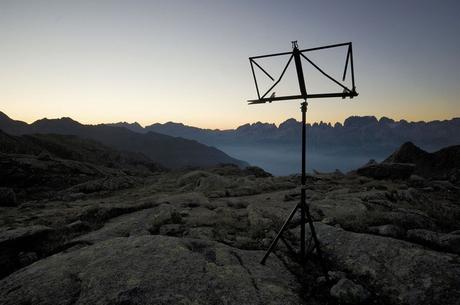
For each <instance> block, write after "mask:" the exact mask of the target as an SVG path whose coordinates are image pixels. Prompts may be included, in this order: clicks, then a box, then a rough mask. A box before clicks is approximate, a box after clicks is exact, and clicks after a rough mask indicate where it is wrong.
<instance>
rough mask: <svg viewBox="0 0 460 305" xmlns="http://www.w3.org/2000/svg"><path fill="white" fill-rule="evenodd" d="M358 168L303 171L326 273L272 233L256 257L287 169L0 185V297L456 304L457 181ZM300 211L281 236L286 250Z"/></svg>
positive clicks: (277, 211)
mask: <svg viewBox="0 0 460 305" xmlns="http://www.w3.org/2000/svg"><path fill="white" fill-rule="evenodd" d="M34 162H37V161H36V160H34ZM369 166H370V167H371V169H369V168H368V169H366V170H361V171H358V172H354V173H349V174H342V173H340V172H336V173H331V174H321V173H315V174H314V175H311V176H309V177H308V184H307V185H308V189H307V199H308V202H309V203H310V208H311V212H312V215H313V218H314V221H315V227H316V230H317V234H318V237H319V240H320V242H321V246H322V250H323V254H324V259H325V265H326V268H327V270H328V271H329V272H328V276H327V277H326V276H324V272H323V270H322V269H321V268H320V264H319V261H318V259H317V257H316V256H315V255H314V254H312V259H311V260H310V261H309V263H308V264H307V265H306V266H305V268H302V267H300V266H299V265H298V264H297V263H296V262H295V259H294V257H293V256H292V255H291V254H290V252H289V251H288V249H287V248H286V247H285V246H284V245H283V243H279V244H278V247H277V250H276V251H275V253H273V254H272V255H271V256H270V257H269V259H268V260H267V263H266V265H261V264H260V263H259V262H260V259H261V258H262V256H263V255H264V253H265V249H266V248H267V246H268V245H269V243H270V241H271V240H272V238H273V237H274V235H275V233H276V231H277V230H278V228H280V227H281V225H282V224H283V221H284V219H285V218H286V216H287V215H288V214H289V213H290V211H291V210H292V208H293V207H294V206H295V205H296V204H297V203H298V201H299V193H300V189H299V187H298V186H299V177H297V176H289V177H271V176H270V175H268V174H267V173H265V172H263V171H262V170H260V169H257V168H248V169H246V170H240V169H238V168H237V167H234V166H221V167H217V168H213V169H208V170H188V171H173V172H171V171H165V172H158V173H154V174H152V175H149V176H147V177H143V178H136V179H137V180H136V181H135V182H132V183H128V182H126V181H131V180H129V179H131V178H129V179H128V178H127V177H125V178H119V177H118V176H117V175H115V176H112V175H111V176H110V177H109V178H103V179H102V181H101V179H99V178H98V179H95V180H94V181H92V182H91V183H92V184H91V183H90V184H91V185H92V186H91V185H90V186H88V183H89V182H85V183H84V184H83V185H84V187H83V186H82V185H81V184H79V186H78V187H76V186H73V187H69V188H65V189H63V190H61V191H59V192H57V193H53V196H52V197H51V199H43V198H38V199H37V198H35V197H34V198H33V199H23V200H22V201H20V200H18V199H14V198H13V196H14V191H12V190H11V189H5V188H3V189H1V190H0V198H1V200H2V202H3V203H5V202H11V203H12V204H8V205H10V206H3V207H0V228H1V229H0V264H1V265H0V276H1V278H2V279H1V280H0V304H360V303H361V304H460V289H459V287H460V224H459V221H458V220H459V219H460V202H459V198H460V185H459V184H458V182H457V181H455V180H452V179H450V180H449V179H447V178H446V179H444V180H438V179H434V178H426V177H425V178H423V177H421V176H418V175H414V174H412V175H409V176H407V174H406V170H407V169H404V170H403V172H404V174H401V175H400V174H398V173H400V166H399V167H398V166H397V167H395V168H396V169H391V166H387V165H386V166H385V168H384V170H385V171H386V172H388V171H392V173H393V174H392V175H390V176H389V177H390V178H391V179H390V178H388V179H375V178H372V177H370V176H372V173H375V172H376V171H381V169H375V164H373V165H369ZM373 169H374V170H373ZM379 173H380V172H379ZM377 176H378V175H377ZM96 177H97V175H96ZM117 177H118V178H117ZM117 179H118V180H120V179H122V180H123V179H124V180H123V181H124V183H119V181H118V180H117ZM125 180H126V181H125ZM117 181H118V182H117ZM11 192H13V194H12V193H11ZM13 199H14V200H13ZM8 200H9V201H8ZM2 205H6V204H2ZM298 222H299V217H298V216H296V217H295V218H294V220H293V224H292V226H291V227H290V228H289V230H288V231H287V232H286V234H285V238H286V239H287V240H288V242H290V243H291V244H292V245H293V246H294V247H296V248H298V247H299V243H298V235H299V226H298ZM296 224H297V226H296Z"/></svg>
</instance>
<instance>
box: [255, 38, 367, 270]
mask: <svg viewBox="0 0 460 305" xmlns="http://www.w3.org/2000/svg"><path fill="white" fill-rule="evenodd" d="M292 44H293V51H292V52H283V53H275V54H267V55H260V56H254V57H250V58H249V62H250V64H251V71H252V75H253V78H254V83H255V86H256V91H257V97H258V99H257V100H249V101H248V102H249V104H260V103H266V102H272V101H283V100H296V99H302V100H304V102H303V103H301V112H302V171H301V172H302V176H301V194H300V195H301V196H300V202H299V203H298V204H297V205H296V206H295V207H294V209H293V210H292V211H291V213H290V214H289V216H288V218H287V219H286V221H285V222H284V224H283V226H282V227H281V229H280V230H279V231H278V233H277V235H276V237H275V238H274V239H273V241H272V242H271V244H270V246H269V248H268V249H267V251H266V253H265V255H264V257H263V258H262V260H261V264H265V261H266V260H267V258H268V256H269V255H270V253H271V252H272V251H273V250H274V248H275V247H276V244H277V243H278V241H279V240H281V241H282V242H283V243H284V244H285V245H286V247H287V248H288V250H289V252H291V253H294V254H295V255H294V256H295V257H296V258H297V259H299V261H300V262H301V264H302V265H303V266H305V264H304V263H305V261H306V259H307V255H308V254H307V253H306V249H305V243H306V240H305V237H306V236H305V235H306V234H305V233H306V232H305V226H306V224H307V223H308V225H309V227H310V233H311V240H312V241H313V243H314V245H313V248H312V250H315V249H316V252H317V255H318V257H319V259H320V263H321V265H322V268H323V271H324V273H325V275H326V278H328V275H327V269H326V265H325V262H324V261H323V258H322V253H321V249H320V243H319V240H318V237H317V235H316V230H315V227H314V225H313V219H312V217H311V214H310V209H309V206H308V204H307V203H306V201H307V200H306V113H307V105H308V104H307V99H310V98H331V97H342V98H346V97H349V98H353V97H355V96H357V95H358V93H357V92H356V86H355V75H354V73H355V71H354V66H353V48H352V44H351V42H347V43H340V44H334V45H328V46H322V47H316V48H310V49H304V50H299V49H298V46H297V41H293V42H292ZM343 46H348V50H347V56H346V60H345V68H344V71H343V76H342V81H345V77H346V75H347V70H348V67H349V66H350V70H351V83H352V88H351V89H350V88H348V87H346V86H345V85H343V84H342V83H340V82H339V81H337V80H336V79H334V78H333V77H331V76H330V75H329V74H327V73H326V72H325V71H324V70H323V69H321V68H320V67H319V66H318V65H317V64H315V63H314V62H313V61H312V60H311V59H310V58H308V57H307V56H306V55H305V54H304V53H307V52H311V51H317V50H323V49H330V48H338V47H343ZM284 55H291V56H289V59H288V61H287V63H286V65H285V66H284V69H283V71H282V72H281V75H280V77H279V78H278V79H277V80H276V81H275V79H274V78H273V77H272V76H271V75H270V74H269V73H268V72H267V71H266V70H265V69H263V68H262V67H261V66H260V65H259V64H258V63H257V62H256V61H255V60H256V59H260V58H267V57H274V56H284ZM302 58H303V59H305V60H306V61H307V62H308V63H309V64H310V65H312V66H313V67H314V68H315V69H317V70H318V71H319V72H320V73H321V74H323V75H324V76H325V77H327V78H328V79H329V80H331V81H332V82H334V83H335V84H337V85H338V86H340V87H341V88H342V89H343V92H327V93H318V94H308V93H307V89H306V85H305V79H304V73H303V68H302V62H301V59H302ZM292 59H294V62H295V67H296V72H297V79H298V82H299V91H300V94H299V95H286V96H280V97H275V96H270V97H268V98H267V97H266V96H267V94H269V93H270V92H271V91H272V90H273V89H274V88H275V87H276V85H277V84H278V83H279V82H280V81H281V79H282V78H283V76H284V74H285V72H286V70H287V68H288V67H289V65H290V64H291V62H292ZM254 65H255V66H256V67H257V68H259V69H260V70H262V72H263V73H264V74H265V75H266V76H268V77H269V78H270V79H271V80H272V81H275V83H274V84H273V85H272V86H271V87H270V88H269V89H268V90H267V91H266V92H265V93H264V94H263V95H262V96H261V95H260V91H259V86H258V83H257V77H256V74H255V71H254ZM298 209H300V228H301V230H300V239H301V243H300V253H299V255H298V256H297V253H295V251H294V249H293V248H292V246H291V245H289V243H288V242H287V241H286V240H285V239H284V238H283V236H282V235H283V232H284V231H285V230H286V229H287V227H288V225H289V223H290V222H291V220H292V218H293V216H294V215H295V213H296V212H297V210H298Z"/></svg>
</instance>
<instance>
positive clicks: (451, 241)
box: [407, 229, 460, 254]
mask: <svg viewBox="0 0 460 305" xmlns="http://www.w3.org/2000/svg"><path fill="white" fill-rule="evenodd" d="M407 238H408V239H409V240H411V241H413V242H416V243H419V244H422V245H425V246H428V247H431V248H433V249H437V250H443V251H448V252H453V253H457V254H460V235H457V234H452V233H449V234H444V233H438V232H434V231H430V230H426V229H413V230H408V231H407Z"/></svg>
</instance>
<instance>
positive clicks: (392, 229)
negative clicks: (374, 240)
mask: <svg viewBox="0 0 460 305" xmlns="http://www.w3.org/2000/svg"><path fill="white" fill-rule="evenodd" d="M368 230H369V232H370V233H374V234H378V235H382V236H388V237H394V238H402V237H404V236H405V235H406V232H405V230H404V229H403V228H401V227H400V226H397V225H392V224H388V225H382V226H372V227H369V228H368Z"/></svg>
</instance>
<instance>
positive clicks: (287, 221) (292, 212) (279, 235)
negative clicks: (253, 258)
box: [260, 204, 299, 265]
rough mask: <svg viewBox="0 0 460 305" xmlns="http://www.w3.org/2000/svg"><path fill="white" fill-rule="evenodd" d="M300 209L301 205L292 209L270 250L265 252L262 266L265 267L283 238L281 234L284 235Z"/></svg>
mask: <svg viewBox="0 0 460 305" xmlns="http://www.w3.org/2000/svg"><path fill="white" fill-rule="evenodd" d="M298 208H299V205H298V204H297V205H296V206H295V207H294V209H292V211H291V214H289V217H288V218H287V219H286V221H285V222H284V224H283V226H282V227H281V229H280V230H279V232H278V234H277V235H276V237H275V239H273V241H272V243H271V244H270V247H269V248H268V250H267V252H265V255H264V257H263V258H262V260H261V261H260V263H261V264H262V265H265V261H266V260H267V258H268V256H269V255H270V253H271V252H272V251H273V248H275V246H276V244H277V243H278V240H279V239H280V237H281V234H283V232H284V230H285V229H286V227H287V225H288V224H289V222H290V221H291V219H292V217H294V215H295V213H296V212H297V209H298Z"/></svg>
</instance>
